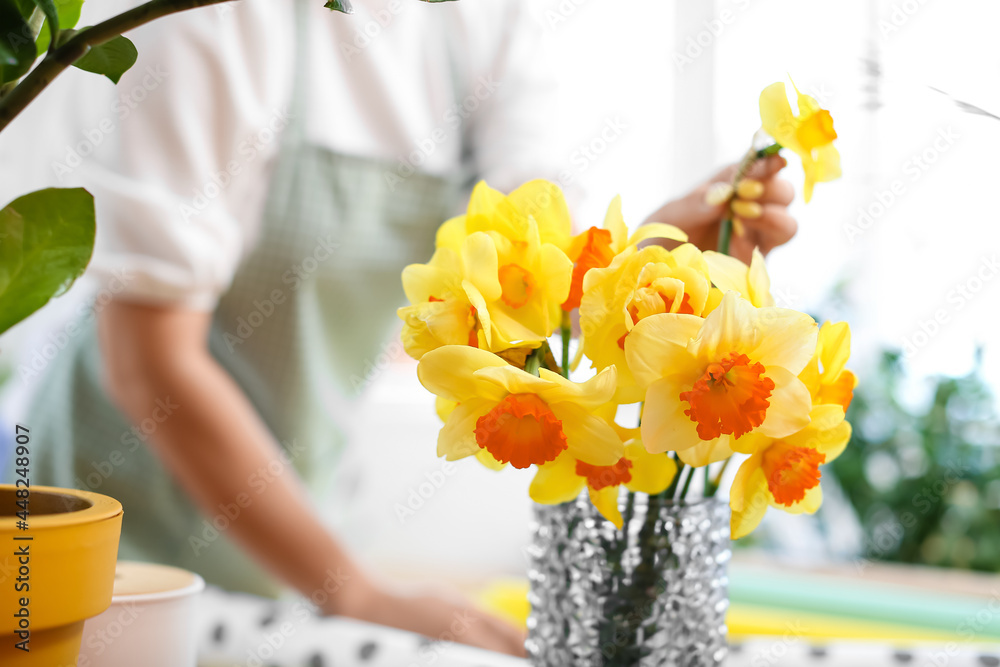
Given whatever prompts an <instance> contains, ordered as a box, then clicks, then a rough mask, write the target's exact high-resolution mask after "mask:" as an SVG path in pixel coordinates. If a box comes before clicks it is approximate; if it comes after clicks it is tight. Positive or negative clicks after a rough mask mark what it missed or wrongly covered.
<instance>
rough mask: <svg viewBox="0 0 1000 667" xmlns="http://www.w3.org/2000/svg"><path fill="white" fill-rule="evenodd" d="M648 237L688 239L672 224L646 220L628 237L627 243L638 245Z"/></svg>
mask: <svg viewBox="0 0 1000 667" xmlns="http://www.w3.org/2000/svg"><path fill="white" fill-rule="evenodd" d="M649 239H670V240H671V241H680V242H681V243H685V242H686V241H687V240H688V235H687V234H685V233H684V232H683V231H681V230H680V229H679V228H677V227H674V226H673V225H668V224H666V223H663V222H647V223H646V224H644V225H640V226H639V228H638V229H636V230H635V232H634V233H633V234H632V236H631V237H629V239H628V245H639V244H640V243H642V242H643V241H648V240H649Z"/></svg>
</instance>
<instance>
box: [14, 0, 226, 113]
mask: <svg viewBox="0 0 1000 667" xmlns="http://www.w3.org/2000/svg"><path fill="white" fill-rule="evenodd" d="M227 1H228V0H151V1H150V2H147V3H146V4H144V5H139V6H138V7H135V8H133V9H130V10H128V11H127V12H123V13H121V14H118V15H117V16H113V17H111V18H110V19H108V20H107V21H103V22H101V23H98V24H97V25H95V26H93V27H90V28H85V29H83V30H80V31H79V32H77V33H76V34H74V35H73V36H72V37H71V38H70V39H68V40H66V41H65V42H64V43H62V44H59V45H58V46H56V47H55V48H52V49H50V50H49V52H48V53H47V54H46V55H45V57H44V58H43V59H42V61H41V62H40V63H39V64H38V66H37V67H35V68H34V69H33V70H31V71H30V72H29V73H28V75H27V76H25V77H24V79H22V80H21V82H20V83H18V84H17V86H16V87H15V88H13V89H12V90H10V92H8V93H7V94H6V95H5V96H4V97H3V98H0V132H2V131H3V130H4V128H6V127H7V126H8V125H9V124H10V122H11V121H12V120H14V118H16V117H17V115H18V114H20V113H21V112H22V111H24V109H25V108H26V107H27V106H28V105H29V104H30V103H31V101H32V100H34V99H35V98H36V97H38V95H40V94H41V92H42V91H43V90H45V88H46V87H47V86H48V85H49V84H50V83H52V81H53V80H54V79H55V78H56V77H57V76H58V75H59V74H60V73H62V71H63V70H65V69H66V68H67V67H70V66H71V65H72V64H73V63H75V62H76V61H77V60H79V59H80V58H82V57H83V56H85V55H86V54H87V52H88V51H90V49H91V48H92V47H95V46H100V45H101V44H104V43H105V42H107V41H110V40H112V39H114V38H115V37H118V36H119V35H121V34H122V33H123V32H128V31H129V30H132V29H133V28H138V27H139V26H141V25H144V24H146V23H149V22H150V21H155V20H156V19H158V18H161V17H163V16H167V15H169V14H175V13H177V12H181V11H185V10H187V9H195V8H197V7H205V6H208V5H215V4H219V3H221V2H227Z"/></svg>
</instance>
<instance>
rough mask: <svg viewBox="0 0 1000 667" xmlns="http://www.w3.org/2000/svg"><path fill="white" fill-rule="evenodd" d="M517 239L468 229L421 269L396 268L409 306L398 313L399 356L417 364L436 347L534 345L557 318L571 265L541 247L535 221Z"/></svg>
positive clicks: (413, 266) (414, 266) (561, 255)
mask: <svg viewBox="0 0 1000 667" xmlns="http://www.w3.org/2000/svg"><path fill="white" fill-rule="evenodd" d="M522 238H523V240H518V241H516V242H515V241H511V240H510V239H509V238H507V237H505V236H503V235H501V234H498V233H486V232H482V231H477V232H473V233H472V234H469V235H467V236H465V237H464V238H462V240H461V243H460V244H459V246H458V247H459V250H458V251H456V250H455V249H453V248H451V247H441V248H438V250H437V251H436V252H435V253H434V256H433V257H432V258H431V261H430V262H429V263H428V264H411V265H410V266H408V267H406V268H405V269H404V270H403V288H404V290H405V292H406V296H407V298H408V299H409V301H410V304H411V305H410V306H406V307H403V308H401V309H400V310H399V311H398V314H399V317H400V318H401V319H402V320H403V322H404V328H403V343H404V347H405V348H406V351H407V353H408V354H410V356H412V357H414V358H415V359H420V358H421V356H422V355H423V354H425V353H426V352H427V351H428V350H431V349H434V348H436V347H440V346H441V345H470V346H473V347H480V348H483V349H487V350H491V351H494V352H501V351H503V350H507V349H508V348H511V347H514V346H517V345H522V346H523V345H527V346H528V347H537V346H538V344H539V343H541V341H543V340H545V338H546V337H548V336H549V335H551V333H552V331H553V329H554V328H555V326H556V324H557V323H558V322H559V321H560V309H559V307H560V304H562V303H563V301H565V300H566V295H567V294H568V293H569V287H570V279H571V278H572V272H573V264H572V262H570V260H569V258H568V257H567V256H566V254H565V253H563V252H562V251H561V250H559V249H558V248H557V247H555V246H554V245H552V244H550V243H541V240H540V237H539V234H538V228H537V225H536V224H535V221H534V218H528V219H527V222H526V229H525V230H524V234H523V237H522Z"/></svg>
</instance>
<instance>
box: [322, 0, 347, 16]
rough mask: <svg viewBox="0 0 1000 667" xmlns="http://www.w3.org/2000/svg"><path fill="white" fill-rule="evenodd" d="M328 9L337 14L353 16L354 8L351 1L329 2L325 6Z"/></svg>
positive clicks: (333, 0)
mask: <svg viewBox="0 0 1000 667" xmlns="http://www.w3.org/2000/svg"><path fill="white" fill-rule="evenodd" d="M323 6H324V7H326V8H327V9H332V10H333V11H335V12H343V13H344V14H353V13H354V7H352V6H351V0H329V2H327V3H326V4H325V5H323Z"/></svg>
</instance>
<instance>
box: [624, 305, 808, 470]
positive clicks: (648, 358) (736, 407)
mask: <svg viewBox="0 0 1000 667" xmlns="http://www.w3.org/2000/svg"><path fill="white" fill-rule="evenodd" d="M816 338H817V327H816V323H815V322H814V321H813V320H812V318H810V317H809V316H808V315H804V314H803V313H799V312H796V311H794V310H788V309H784V308H755V307H754V306H753V305H752V304H751V303H750V302H749V301H747V300H745V299H742V298H740V296H739V295H738V294H737V293H736V292H732V291H731V292H727V293H726V295H725V296H724V297H723V299H722V303H720V304H719V307H718V308H716V309H715V310H714V311H712V312H711V313H710V314H709V315H708V316H707V317H706V318H704V319H702V318H700V317H696V316H694V315H683V314H675V313H671V314H662V315H653V316H651V317H647V318H645V319H643V320H641V321H640V322H639V323H638V324H636V325H635V327H633V329H632V331H631V332H630V333H629V335H628V337H627V338H626V341H625V356H626V359H627V360H628V366H629V368H630V369H631V371H632V374H633V376H634V377H635V380H636V382H637V384H638V385H639V387H640V388H642V389H645V390H646V398H645V406H644V410H643V417H642V431H641V432H642V440H643V442H644V443H645V445H646V448H647V449H648V450H649V451H650V452H654V453H655V452H664V451H668V450H673V451H677V452H679V453H680V456H681V459H682V460H685V462H687V463H689V464H691V465H699V466H701V465H707V464H708V463H711V462H713V461H719V460H722V459H724V458H726V457H727V456H729V455H730V454H731V452H732V451H734V450H735V449H736V445H735V443H736V442H738V441H739V439H740V438H742V437H745V436H746V435H748V434H750V433H753V432H755V431H759V432H760V433H762V434H764V435H768V436H771V437H775V438H781V437H785V436H788V435H791V434H792V433H795V432H796V431H799V430H801V429H803V428H805V427H806V426H807V425H808V423H809V410H810V407H811V402H810V395H809V390H808V388H806V386H805V385H804V384H803V383H802V381H801V380H799V378H798V374H799V373H801V372H802V369H803V368H805V366H806V364H807V363H808V362H809V360H810V358H811V357H812V355H813V353H814V351H815V349H816ZM688 450H691V451H690V452H689V451H688Z"/></svg>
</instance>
